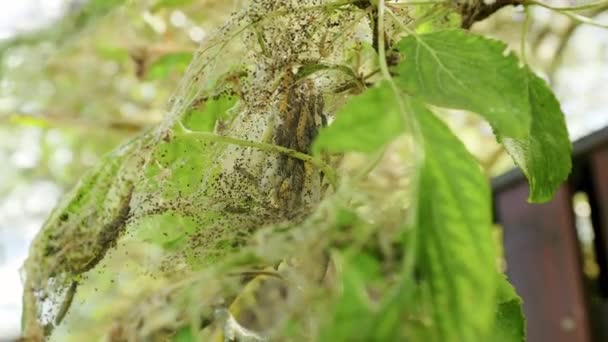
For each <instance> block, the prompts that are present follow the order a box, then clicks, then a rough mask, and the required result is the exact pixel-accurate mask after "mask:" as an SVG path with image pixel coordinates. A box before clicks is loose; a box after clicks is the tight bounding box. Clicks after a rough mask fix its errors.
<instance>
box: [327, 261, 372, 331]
mask: <svg viewBox="0 0 608 342" xmlns="http://www.w3.org/2000/svg"><path fill="white" fill-rule="evenodd" d="M332 259H333V260H334V262H335V263H336V264H337V265H338V269H339V270H340V272H339V275H338V276H339V281H340V288H341V292H340V294H339V296H338V297H337V298H336V300H335V303H333V305H331V308H332V311H331V312H330V314H329V317H328V318H329V320H328V321H327V322H325V329H323V330H322V331H321V334H320V337H319V338H318V340H319V341H353V340H354V339H357V338H360V339H362V340H366V339H365V338H363V336H365V333H369V331H370V329H369V325H370V323H371V322H372V321H373V320H371V319H370V317H371V316H372V315H373V314H374V310H373V309H374V305H373V304H374V303H373V300H372V298H371V297H370V295H369V291H368V289H369V286H370V285H371V283H373V282H374V281H377V280H378V279H381V278H382V274H381V270H380V264H379V262H378V260H377V259H376V258H374V257H372V256H371V255H368V254H365V253H359V252H358V251H355V250H350V251H346V252H345V253H343V254H338V253H336V254H334V255H333V258H332Z"/></svg>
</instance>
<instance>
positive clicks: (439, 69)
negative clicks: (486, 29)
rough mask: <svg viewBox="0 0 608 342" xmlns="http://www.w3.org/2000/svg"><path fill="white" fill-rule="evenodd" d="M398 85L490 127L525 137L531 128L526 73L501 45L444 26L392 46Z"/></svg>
mask: <svg viewBox="0 0 608 342" xmlns="http://www.w3.org/2000/svg"><path fill="white" fill-rule="evenodd" d="M397 48H398V50H399V51H400V52H401V54H402V55H403V62H402V63H400V64H399V65H398V66H397V67H396V68H395V71H396V72H397V73H398V77H396V80H397V83H398V85H399V86H400V87H401V88H402V89H403V90H404V91H405V92H407V93H410V94H412V95H416V96H419V97H421V98H422V99H424V100H425V101H427V102H428V103H430V104H433V105H436V106H441V107H447V108H457V109H465V110H469V111H472V112H475V113H478V114H480V115H481V116H483V117H484V118H485V119H487V120H488V121H489V122H490V124H491V125H492V127H494V129H495V130H496V131H497V132H499V133H501V134H505V135H508V136H512V137H524V136H526V134H527V132H528V128H529V127H530V121H531V119H530V104H529V103H528V101H527V93H526V89H525V87H522V84H525V80H526V79H525V73H524V72H523V71H522V69H521V68H519V66H518V61H517V58H516V57H515V56H513V55H508V56H506V57H505V55H504V51H505V50H506V49H507V46H506V45H505V43H502V42H499V41H496V40H490V39H486V38H484V37H481V36H477V35H473V34H470V33H466V32H465V31H463V30H444V31H438V32H434V33H429V34H422V35H417V36H413V35H410V36H407V37H405V38H404V39H402V40H401V41H400V42H399V43H398V44H397Z"/></svg>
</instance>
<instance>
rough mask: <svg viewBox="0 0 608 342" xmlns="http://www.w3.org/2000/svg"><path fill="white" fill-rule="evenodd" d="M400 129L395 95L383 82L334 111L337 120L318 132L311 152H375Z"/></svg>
mask: <svg viewBox="0 0 608 342" xmlns="http://www.w3.org/2000/svg"><path fill="white" fill-rule="evenodd" d="M403 130H404V123H403V120H402V119H401V116H400V115H399V112H398V106H397V101H396V99H395V95H394V93H393V91H392V90H391V88H390V86H389V84H388V83H386V82H382V83H381V84H380V85H379V86H377V87H374V88H371V89H368V90H366V91H365V92H364V93H362V94H360V95H358V96H355V97H354V98H352V99H351V100H350V101H348V102H347V103H346V104H345V105H344V106H343V107H342V108H341V109H340V110H339V111H338V112H337V114H336V120H334V122H333V123H332V124H331V125H330V126H329V127H327V128H324V129H322V130H321V131H320V132H319V135H318V137H317V139H316V140H315V142H314V144H313V151H314V152H315V153H318V152H320V151H327V152H331V153H340V152H347V151H355V152H374V151H376V150H377V149H378V148H380V147H382V146H384V145H385V144H387V143H388V142H390V141H391V140H393V139H394V138H395V137H396V136H398V135H399V134H400V133H401V132H403Z"/></svg>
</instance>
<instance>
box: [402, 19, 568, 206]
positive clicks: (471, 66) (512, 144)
mask: <svg viewBox="0 0 608 342" xmlns="http://www.w3.org/2000/svg"><path fill="white" fill-rule="evenodd" d="M397 47H398V49H399V51H400V52H401V53H402V54H403V61H402V62H401V63H400V64H399V65H398V66H397V67H396V68H395V71H396V72H397V73H398V77H397V78H396V80H397V83H398V85H399V86H400V87H401V88H402V89H403V90H404V91H405V92H407V93H410V94H413V95H416V96H418V97H420V98H422V99H424V100H425V101H427V102H428V103H430V104H433V105H437V106H443V107H448V108H457V109H465V110H469V111H473V112H476V113H478V114H480V115H481V116H483V117H484V118H485V119H486V120H487V121H488V122H489V123H490V125H491V126H492V128H493V129H494V132H495V133H496V136H497V138H498V140H499V141H501V142H502V143H503V144H504V145H505V148H506V150H507V151H508V152H509V154H510V155H511V156H512V158H513V159H514V160H515V162H516V164H517V165H518V166H519V167H520V168H521V169H522V170H523V172H524V173H525V175H526V176H527V178H528V180H529V182H530V198H529V200H530V201H531V202H543V201H547V200H549V199H550V198H551V197H552V196H553V194H554V193H555V190H556V189H557V187H558V186H559V184H560V183H561V182H562V181H563V180H564V179H566V177H567V176H568V174H569V172H570V167H571V162H570V152H571V147H570V141H569V139H568V133H567V130H566V126H565V122H564V117H563V113H562V112H561V110H560V108H559V103H558V102H557V100H556V99H555V97H554V96H553V94H552V92H551V91H550V89H549V88H548V87H547V86H546V85H545V84H544V82H543V81H542V80H541V79H539V78H538V77H537V76H535V75H534V73H532V72H531V71H530V70H529V69H528V68H520V67H519V66H518V61H517V58H515V57H514V56H513V55H506V56H505V55H504V51H506V48H507V46H506V45H505V44H504V43H502V42H499V41H495V40H490V39H487V38H484V37H481V36H477V35H474V34H471V33H467V32H465V31H463V30H445V31H439V32H435V33H429V34H423V35H417V36H408V37H406V38H404V39H403V40H402V41H401V42H400V43H399V44H398V45H397Z"/></svg>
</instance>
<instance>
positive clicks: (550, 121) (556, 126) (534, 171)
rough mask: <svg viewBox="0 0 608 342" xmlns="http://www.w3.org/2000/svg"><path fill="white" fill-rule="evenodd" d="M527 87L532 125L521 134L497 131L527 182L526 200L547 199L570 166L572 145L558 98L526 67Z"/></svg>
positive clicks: (541, 200)
mask: <svg viewBox="0 0 608 342" xmlns="http://www.w3.org/2000/svg"><path fill="white" fill-rule="evenodd" d="M528 75H529V76H528V82H527V90H528V93H529V99H530V104H531V106H532V126H531V127H530V134H529V135H528V136H526V137H525V138H519V139H518V138H510V137H507V136H501V135H498V139H499V140H500V141H501V142H502V144H503V145H504V146H505V149H506V150H507V152H508V153H509V154H510V155H511V157H512V158H513V160H514V161H515V163H516V164H517V165H518V166H519V167H520V168H521V169H522V171H523V172H524V174H525V175H526V177H527V178H528V182H529V183H530V196H529V201H530V202H545V201H548V200H550V199H551V198H552V197H553V195H554V194H555V191H556V190H557V188H558V187H559V185H560V184H561V183H562V182H563V181H564V180H565V179H566V178H567V177H568V174H569V173H570V169H571V168H572V160H571V158H570V155H571V153H572V145H571V144H570V139H569V138H568V130H567V129H566V122H565V120H564V114H563V113H562V111H561V109H560V106H559V102H558V101H557V99H556V98H555V96H554V95H553V93H552V92H551V90H550V89H549V87H548V86H547V85H546V84H545V82H544V81H543V80H542V79H540V78H539V77H538V76H536V75H534V74H533V73H532V72H530V71H528Z"/></svg>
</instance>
